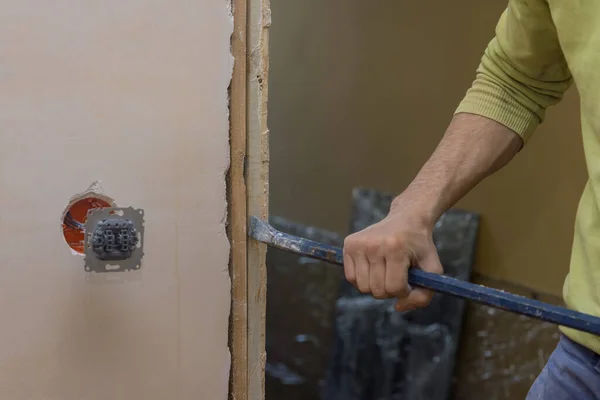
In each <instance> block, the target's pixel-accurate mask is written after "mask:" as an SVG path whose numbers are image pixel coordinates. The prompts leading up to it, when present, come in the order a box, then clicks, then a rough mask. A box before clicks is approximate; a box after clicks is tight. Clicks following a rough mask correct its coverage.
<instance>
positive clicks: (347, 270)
mask: <svg viewBox="0 0 600 400" xmlns="http://www.w3.org/2000/svg"><path fill="white" fill-rule="evenodd" d="M344 275H345V276H346V280H347V281H348V282H349V283H350V284H351V285H353V286H356V270H355V266H354V260H353V259H352V256H351V255H350V254H349V253H348V252H347V251H346V249H345V248H344Z"/></svg>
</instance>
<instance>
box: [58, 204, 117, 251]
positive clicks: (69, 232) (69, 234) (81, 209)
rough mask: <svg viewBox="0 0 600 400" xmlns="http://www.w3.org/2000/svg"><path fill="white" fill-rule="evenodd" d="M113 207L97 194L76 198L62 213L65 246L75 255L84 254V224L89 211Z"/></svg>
mask: <svg viewBox="0 0 600 400" xmlns="http://www.w3.org/2000/svg"><path fill="white" fill-rule="evenodd" d="M106 207H113V201H112V200H111V199H110V198H108V197H106V196H103V195H100V194H97V193H86V194H84V195H81V196H77V197H76V198H74V199H73V200H71V202H69V204H68V205H67V208H66V209H65V211H64V212H63V219H62V231H63V236H64V238H65V241H66V242H67V245H68V246H69V247H70V248H71V250H73V251H74V252H75V253H77V254H84V246H85V243H84V241H85V232H84V224H85V222H86V220H87V214H88V211H89V210H92V209H97V208H106Z"/></svg>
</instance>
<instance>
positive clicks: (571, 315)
mask: <svg viewBox="0 0 600 400" xmlns="http://www.w3.org/2000/svg"><path fill="white" fill-rule="evenodd" d="M248 236H250V237H252V238H254V239H256V240H258V241H259V242H262V243H265V244H267V245H268V246H271V247H274V248H278V249H280V250H284V251H288V252H291V253H295V254H298V255H301V256H306V257H310V258H314V259H317V260H321V261H325V262H328V263H331V264H336V265H344V258H343V252H342V249H341V248H339V247H335V246H330V245H328V244H324V243H319V242H316V241H313V240H309V239H305V238H301V237H298V236H293V235H290V234H287V233H284V232H281V231H278V230H277V229H275V228H274V227H273V226H271V225H269V224H268V223H267V222H265V221H263V220H261V219H259V218H257V217H254V216H250V218H249V226H248ZM408 283H409V284H410V285H411V286H418V287H421V288H425V289H429V290H432V291H434V292H437V293H441V294H446V295H450V296H454V297H458V298H461V299H466V300H471V301H474V302H476V303H480V304H485V305H488V306H491V307H494V308H498V309H501V310H506V311H510V312H513V313H517V314H521V315H526V316H528V317H531V318H535V319H538V320H542V321H546V322H551V323H553V324H556V325H561V326H566V327H569V328H573V329H576V330H579V331H584V332H588V333H592V334H595V335H600V318H598V317H594V316H592V315H588V314H584V313H581V312H578V311H574V310H569V309H567V308H564V307H559V306H554V305H551V304H547V303H544V302H542V301H539V300H534V299H530V298H527V297H523V296H518V295H516V294H512V293H508V292H504V291H502V290H498V289H492V288H488V287H485V286H480V285H477V284H474V283H471V282H466V281H462V280H460V279H456V278H452V277H449V276H447V275H440V274H434V273H431V272H425V271H423V270H420V269H417V268H409V270H408Z"/></svg>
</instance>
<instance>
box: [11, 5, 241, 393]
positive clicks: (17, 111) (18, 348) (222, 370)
mask: <svg viewBox="0 0 600 400" xmlns="http://www.w3.org/2000/svg"><path fill="white" fill-rule="evenodd" d="M232 26H233V25H232V20H231V17H230V15H229V11H228V8H227V3H226V2H225V1H209V0H193V1H192V0H168V1H167V0H154V1H142V0H129V1H118V0H105V1H86V2H77V1H72V0H57V1H52V2H48V1H40V0H22V1H18V2H15V1H7V0H1V1H0V36H2V37H3V38H5V40H2V41H0V87H1V88H2V90H1V91H0V208H1V209H2V210H3V211H2V212H1V213H0V327H1V329H0V343H1V344H0V398H1V399H6V400H42V399H43V400H106V399H115V400H125V399H127V400H131V399H145V400H165V399H181V400H187V399H190V400H191V399H195V400H196V399H211V400H212V399H225V398H226V397H227V383H228V374H229V353H228V348H227V328H228V316H229V306H230V304H229V275H228V256H229V244H228V241H227V238H226V235H225V228H224V220H225V218H226V215H225V210H226V202H225V174H226V170H227V166H228V115H227V86H228V84H229V80H230V75H231V66H232V60H231V56H230V53H229V44H230V34H231V31H232ZM95 181H100V184H101V186H102V189H103V191H104V194H105V195H106V196H109V197H110V198H112V199H113V200H114V201H115V202H116V204H117V205H118V206H129V205H131V206H134V207H136V208H141V209H143V210H144V211H145V242H144V250H145V256H144V259H143V262H142V267H141V269H140V270H139V271H135V272H128V273H122V274H110V273H108V274H88V273H86V272H85V271H84V267H83V257H81V256H79V255H74V254H72V252H71V250H70V249H69V247H68V246H67V244H66V243H65V240H64V239H63V236H62V230H61V216H62V213H63V211H64V210H65V207H66V206H67V203H68V202H69V200H70V198H71V197H72V196H73V195H76V194H77V193H80V192H83V191H84V190H86V189H87V188H88V187H89V186H90V185H91V184H92V183H93V182H95Z"/></svg>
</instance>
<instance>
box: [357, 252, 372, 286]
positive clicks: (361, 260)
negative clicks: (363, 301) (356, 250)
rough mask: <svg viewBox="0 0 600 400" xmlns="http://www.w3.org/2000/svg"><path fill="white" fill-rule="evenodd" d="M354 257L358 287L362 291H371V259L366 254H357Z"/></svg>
mask: <svg viewBox="0 0 600 400" xmlns="http://www.w3.org/2000/svg"><path fill="white" fill-rule="evenodd" d="M352 258H353V259H354V270H355V271H356V288H357V289H358V290H359V291H360V292H361V293H371V286H370V283H369V281H370V279H371V278H370V274H369V260H367V257H366V256H365V255H364V254H355V255H353V256H352Z"/></svg>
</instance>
